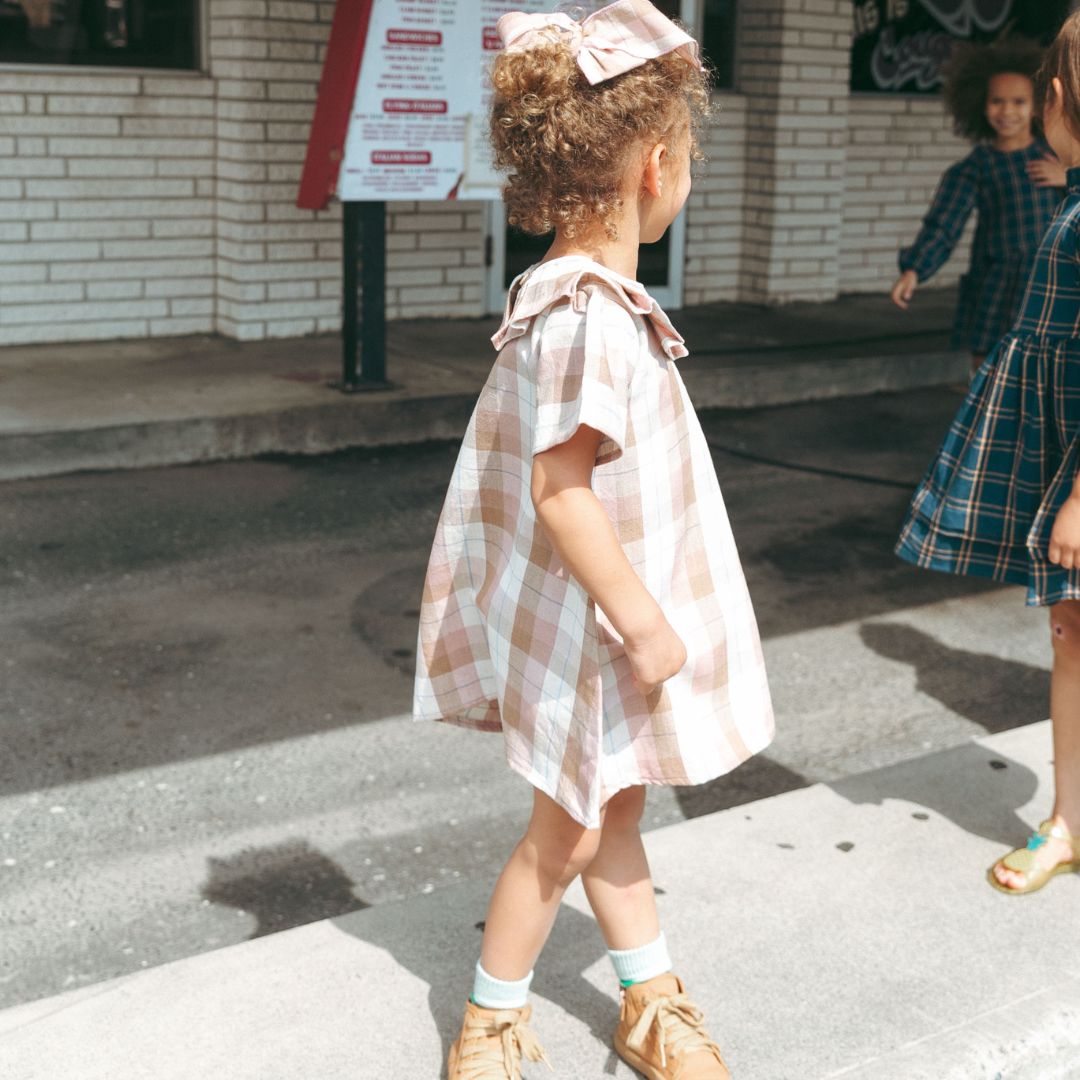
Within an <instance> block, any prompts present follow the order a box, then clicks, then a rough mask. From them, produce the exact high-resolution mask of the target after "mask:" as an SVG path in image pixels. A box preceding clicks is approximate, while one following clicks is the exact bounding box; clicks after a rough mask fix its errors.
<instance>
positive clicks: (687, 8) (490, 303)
mask: <svg viewBox="0 0 1080 1080" xmlns="http://www.w3.org/2000/svg"><path fill="white" fill-rule="evenodd" d="M653 3H654V4H655V5H656V6H657V7H658V8H660V10H661V11H663V12H664V13H665V14H667V15H674V16H676V17H678V18H679V19H681V20H682V22H683V23H685V24H686V25H687V26H689V27H694V26H697V23H698V18H697V16H698V9H699V2H698V0H653ZM486 205H487V221H486V233H487V240H486V245H487V251H486V263H487V288H486V303H487V310H488V312H490V313H492V314H498V313H500V312H502V310H503V308H504V307H505V306H506V291H507V289H508V288H509V287H510V283H511V282H512V281H513V280H514V278H516V277H517V276H518V274H520V273H521V272H522V271H523V270H525V269H527V268H528V267H530V266H532V264H533V263H535V262H537V261H539V259H541V258H542V257H543V254H544V252H545V251H547V249H548V247H549V245H550V244H551V237H550V236H529V235H528V234H527V233H523V232H522V231H521V230H520V229H516V228H514V227H513V226H512V225H509V224H507V221H506V207H505V206H504V205H503V204H502V203H501V202H490V203H487V204H486ZM685 251H686V209H685V208H684V209H683V211H682V213H681V214H679V216H678V217H677V218H676V219H675V220H674V221H673V222H672V223H671V227H670V228H669V229H668V231H667V232H666V233H665V234H664V236H663V238H662V239H661V240H659V241H657V243H655V244H642V245H641V249H640V253H639V256H638V274H637V278H638V281H640V282H641V284H642V285H644V286H645V287H646V288H647V289H648V290H649V293H650V295H652V296H653V297H654V298H655V300H656V302H657V303H658V304H660V306H661V307H663V308H666V309H668V310H672V309H676V308H679V307H681V306H682V292H683V266H684V262H685Z"/></svg>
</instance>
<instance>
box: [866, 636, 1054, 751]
mask: <svg viewBox="0 0 1080 1080" xmlns="http://www.w3.org/2000/svg"><path fill="white" fill-rule="evenodd" d="M859 636H860V637H861V638H862V640H863V642H864V643H865V644H866V646H867V648H870V649H872V650H873V651H874V652H876V653H877V654H878V655H879V656H883V657H885V658H886V659H887V660H895V661H896V662H897V663H901V664H909V665H910V666H911V667H913V668H914V669H915V677H916V689H918V690H919V691H920V692H921V693H923V694H926V695H927V697H932V698H934V699H935V700H936V701H940V702H941V704H942V705H944V706H945V707H946V708H947V709H951V710H952V711H953V712H954V713H957V714H959V715H960V716H963V717H965V718H966V719H968V720H970V721H971V722H972V723H975V724H978V725H979V726H980V727H982V728H985V729H986V731H987V732H990V733H993V732H997V731H1006V730H1008V729H1009V728H1014V727H1017V726H1018V725H1020V724H1029V723H1033V722H1035V721H1036V720H1045V719H1046V717H1047V715H1048V714H1049V709H1050V702H1049V692H1050V679H1049V676H1048V674H1047V672H1046V670H1045V669H1044V668H1039V667H1034V666H1033V665H1031V664H1024V663H1020V662H1019V661H1016V660H1005V659H1003V658H1001V657H999V656H994V655H992V654H988V653H977V652H969V651H968V650H967V649H954V648H952V647H951V646H948V645H943V644H942V643H941V642H939V641H935V640H934V639H933V638H932V637H930V636H929V635H928V634H924V633H923V632H922V631H920V630H916V629H914V627H911V626H904V625H902V624H900V623H866V624H864V625H863V626H861V627H859Z"/></svg>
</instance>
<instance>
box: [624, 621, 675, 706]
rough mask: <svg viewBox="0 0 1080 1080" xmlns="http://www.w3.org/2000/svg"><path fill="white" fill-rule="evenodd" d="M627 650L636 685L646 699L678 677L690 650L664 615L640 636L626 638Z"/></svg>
mask: <svg viewBox="0 0 1080 1080" xmlns="http://www.w3.org/2000/svg"><path fill="white" fill-rule="evenodd" d="M623 648H624V649H625V650H626V658H627V659H628V660H629V661H630V668H631V670H632V671H633V673H634V685H635V686H636V687H637V688H638V689H639V690H640V691H641V692H642V694H644V695H645V696H646V697H647V696H648V695H649V694H651V693H652V692H653V691H654V690H655V689H656V688H657V687H658V686H660V685H661V684H662V683H663V682H665V681H666V680H668V679H670V678H671V676H672V675H677V674H678V673H679V672H680V671H681V670H682V667H683V664H685V663H686V646H685V645H684V644H683V643H682V638H680V637H679V635H678V634H676V633H675V631H674V630H673V629H672V627H671V623H669V622H668V621H667V619H665V618H664V615H663V613H662V612H658V613H657V617H656V620H655V621H654V622H653V623H652V625H651V626H649V627H646V628H644V629H643V631H642V632H641V633H640V634H639V635H634V636H630V635H627V636H626V637H624V638H623Z"/></svg>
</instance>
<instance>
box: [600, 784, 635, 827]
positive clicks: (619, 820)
mask: <svg viewBox="0 0 1080 1080" xmlns="http://www.w3.org/2000/svg"><path fill="white" fill-rule="evenodd" d="M644 812H645V788H644V787H643V786H638V787H630V788H624V789H623V790H622V791H620V792H618V793H617V794H615V795H612V797H611V798H610V799H609V800H608V801H607V803H605V804H604V825H603V828H604V831H605V832H611V831H613V830H618V831H621V830H623V829H636V828H637V827H638V825H639V824H640V823H641V815H642V814H643V813H644Z"/></svg>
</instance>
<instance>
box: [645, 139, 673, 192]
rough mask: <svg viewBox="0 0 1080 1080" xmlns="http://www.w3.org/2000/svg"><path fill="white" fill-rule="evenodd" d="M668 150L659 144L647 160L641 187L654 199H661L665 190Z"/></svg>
mask: <svg viewBox="0 0 1080 1080" xmlns="http://www.w3.org/2000/svg"><path fill="white" fill-rule="evenodd" d="M667 154H668V148H667V147H666V146H665V145H664V144H663V143H657V144H656V145H655V146H654V147H653V148H652V149H651V150H650V151H649V153H648V155H647V156H646V158H645V170H644V172H643V173H642V175H641V186H642V187H643V188H644V189H645V190H646V191H647V192H648V193H649V194H650V195H651V196H652V197H653V198H654V199H658V198H660V194H661V192H662V191H663V188H664V176H663V173H664V166H665V165H666V164H667Z"/></svg>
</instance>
